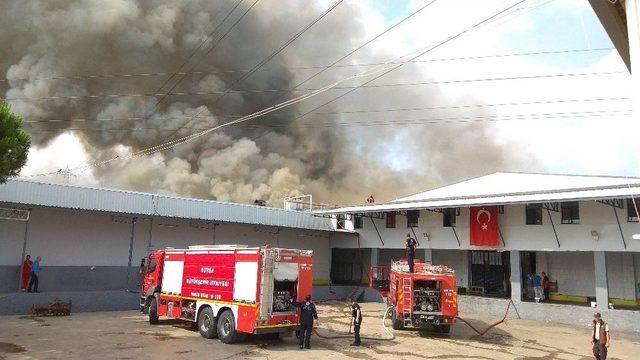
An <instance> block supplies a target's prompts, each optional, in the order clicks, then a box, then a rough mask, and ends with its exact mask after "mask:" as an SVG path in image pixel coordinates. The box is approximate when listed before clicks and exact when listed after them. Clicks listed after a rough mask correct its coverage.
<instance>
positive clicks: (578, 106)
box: [22, 0, 640, 195]
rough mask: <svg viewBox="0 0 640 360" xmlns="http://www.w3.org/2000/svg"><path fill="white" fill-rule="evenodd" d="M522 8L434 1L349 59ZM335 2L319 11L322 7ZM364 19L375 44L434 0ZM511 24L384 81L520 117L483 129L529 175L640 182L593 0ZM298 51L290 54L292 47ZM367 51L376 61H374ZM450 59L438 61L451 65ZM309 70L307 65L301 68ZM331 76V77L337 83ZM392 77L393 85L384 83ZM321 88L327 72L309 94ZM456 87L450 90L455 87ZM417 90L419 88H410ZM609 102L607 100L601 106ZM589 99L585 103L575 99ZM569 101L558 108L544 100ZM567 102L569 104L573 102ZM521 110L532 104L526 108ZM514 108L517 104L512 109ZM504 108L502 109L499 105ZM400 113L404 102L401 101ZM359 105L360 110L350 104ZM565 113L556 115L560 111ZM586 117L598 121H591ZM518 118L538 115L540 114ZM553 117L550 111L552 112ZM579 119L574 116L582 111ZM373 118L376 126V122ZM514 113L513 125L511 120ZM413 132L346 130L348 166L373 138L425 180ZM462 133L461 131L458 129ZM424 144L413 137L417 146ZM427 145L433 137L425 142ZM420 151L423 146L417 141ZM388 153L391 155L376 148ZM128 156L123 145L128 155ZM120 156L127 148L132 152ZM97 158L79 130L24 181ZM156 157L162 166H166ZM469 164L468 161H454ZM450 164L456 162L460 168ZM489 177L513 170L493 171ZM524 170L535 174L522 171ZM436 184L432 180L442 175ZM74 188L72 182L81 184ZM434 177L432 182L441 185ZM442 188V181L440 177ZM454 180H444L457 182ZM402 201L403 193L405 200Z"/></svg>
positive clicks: (39, 156)
mask: <svg viewBox="0 0 640 360" xmlns="http://www.w3.org/2000/svg"><path fill="white" fill-rule="evenodd" d="M514 2H515V1H513V0H511V1H506V0H486V1H477V0H447V1H442V0H440V1H437V2H436V3H434V4H433V6H430V7H428V8H427V9H426V10H425V11H423V12H421V13H420V15H419V16H416V17H415V18H413V19H412V20H411V21H408V22H406V23H404V24H403V25H402V26H399V27H398V28H396V29H394V31H392V32H390V33H388V34H387V35H385V36H384V37H381V38H380V39H379V40H378V41H376V42H374V43H372V44H371V46H370V48H371V49H370V51H367V52H359V53H356V54H354V56H352V57H351V58H350V59H349V61H350V62H352V63H358V62H371V61H375V60H380V61H386V60H388V59H390V58H394V57H397V56H401V55H404V54H408V53H411V52H412V51H415V49H417V48H422V47H425V46H427V45H428V44H435V43H437V42H439V41H441V40H442V39H446V38H447V37H448V36H451V35H453V34H456V33H457V32H459V31H462V30H464V29H468V28H469V27H470V26H472V25H473V24H474V23H476V22H477V21H478V19H481V18H483V17H486V16H489V15H491V14H493V13H495V12H496V11H498V10H500V9H502V8H504V7H505V6H507V5H508V4H512V3H514ZM331 3H332V1H329V0H323V1H318V2H315V3H313V6H316V7H317V8H319V9H322V8H326V7H327V6H328V4H331ZM348 3H349V4H350V5H351V6H352V7H353V8H355V9H357V10H358V11H357V12H355V14H354V16H355V18H354V19H353V20H354V22H358V23H360V24H362V26H363V28H364V32H365V33H364V35H363V38H368V37H372V36H374V35H375V34H377V33H379V32H380V31H382V30H384V29H385V28H387V27H388V26H390V25H392V24H394V23H395V22H397V21H398V20H400V19H402V18H403V17H405V16H406V15H407V14H409V13H411V12H413V11H415V10H416V9H417V8H419V7H420V6H423V5H424V4H426V3H428V1H426V0H397V1H393V0H369V1H356V0H349V1H348ZM518 9H519V10H520V11H519V12H518V13H517V14H516V15H515V16H507V17H505V18H501V19H497V20H495V21H493V22H491V23H489V24H486V25H485V26H483V27H481V28H478V29H477V30H473V31H469V32H468V33H465V34H464V35H462V36H461V37H460V38H458V39H456V40H454V41H451V42H450V43H447V44H445V45H444V46H441V47H439V48H437V49H436V50H434V51H430V52H428V53H427V54H425V55H424V56H422V57H420V58H418V59H417V60H420V61H423V62H420V63H416V64H407V65H405V66H403V67H402V68H400V69H398V70H395V71H394V73H393V74H390V75H388V76H386V77H384V78H381V79H379V80H377V83H385V82H387V83H388V82H392V81H390V80H398V79H400V80H404V81H407V80H411V79H414V80H416V79H418V80H421V81H437V82H442V81H445V82H447V83H444V84H439V85H438V87H439V89H440V91H441V92H442V93H443V94H444V97H445V98H446V101H442V102H441V103H440V104H439V105H441V106H460V105H474V104H484V106H485V107H487V108H490V109H491V110H493V111H494V112H495V114H494V115H492V116H496V117H498V118H509V117H510V119H512V120H514V121H495V122H491V123H490V124H488V126H489V128H488V129H489V131H490V136H491V141H495V142H497V143H502V144H504V146H505V148H504V151H508V152H510V153H513V154H515V155H521V156H522V157H526V158H528V159H531V160H532V161H533V162H535V163H536V164H537V165H536V166H535V167H531V169H530V170H531V171H532V172H549V173H562V174H593V175H624V176H639V175H640V167H639V166H638V164H639V163H640V162H639V160H640V144H639V143H638V142H637V141H636V138H637V135H636V134H637V133H638V130H640V129H639V125H638V124H637V121H636V122H635V123H634V121H632V118H631V116H629V114H630V113H629V112H628V110H629V109H631V103H630V101H629V100H628V99H627V98H629V97H631V96H632V91H631V77H630V75H629V74H628V72H627V69H626V67H625V66H624V64H623V62H622V60H621V59H620V57H619V56H618V54H617V52H616V51H615V50H614V49H613V46H612V44H611V42H610V40H609V38H608V37H607V34H606V33H605V31H604V29H603V28H602V26H601V24H600V23H599V21H598V19H597V17H596V16H595V14H594V13H593V10H592V9H591V7H590V5H589V3H588V1H586V0H555V1H548V0H529V1H527V2H525V3H524V4H522V5H521V6H520V7H518ZM565 50H590V51H581V52H574V53H562V54H538V55H527V56H506V57H489V58H476V59H468V57H478V56H493V55H497V54H519V53H532V52H536V53H539V52H549V51H565ZM291 51H292V52H293V50H291ZM372 54H374V55H376V56H373V57H372ZM461 57H462V58H466V59H452V60H448V61H436V60H438V59H451V58H461ZM299 65H305V64H299ZM602 72H608V73H609V74H600V75H590V76H572V77H567V76H558V77H540V76H549V75H554V74H567V73H569V74H576V73H602ZM334 76H335V75H334ZM523 76H538V78H534V79H520V80H499V81H466V82H456V80H470V79H486V78H512V77H523ZM385 80H389V81H385ZM323 81H324V82H325V83H326V81H327V79H324V78H323V77H322V76H321V77H319V78H318V79H316V80H314V81H313V82H312V85H314V86H320V85H322V84H323ZM452 81H453V82H452ZM370 91H374V90H371V89H361V90H358V91H357V93H355V94H353V95H349V97H346V98H345V99H344V100H341V101H342V102H344V104H342V105H344V106H345V107H347V108H348V107H349V104H350V102H352V103H353V104H358V105H361V106H360V107H362V105H366V106H367V107H369V108H375V106H376V104H375V103H369V102H368V100H367V99H368V94H370ZM415 91H420V90H415ZM604 98H606V99H608V100H606V101H604V100H599V99H604ZM575 99H590V100H592V101H588V102H572V101H570V100H575ZM550 100H554V101H557V100H564V101H565V102H563V103H548V102H549V101H550ZM567 100H568V101H567ZM523 102H527V103H531V102H537V103H535V104H521V103H523ZM514 103H518V104H514ZM500 104H502V105H500ZM399 105H400V104H399ZM353 108H354V109H355V108H357V106H355V105H354V106H353ZM557 113H560V114H561V115H557ZM586 113H589V114H594V115H598V116H585V114H586ZM522 114H533V117H531V116H526V117H524V118H522V116H521V115H522ZM549 114H555V115H549ZM576 114H577V115H576ZM472 115H473V114H472V113H471V112H470V111H465V110H464V109H457V110H450V109H449V110H435V111H431V110H429V111H420V112H409V113H404V114H399V115H395V116H397V117H399V118H407V119H415V118H441V117H456V118H461V117H465V116H472ZM375 116H376V115H371V118H370V119H375ZM514 116H515V117H514ZM418 126H424V125H417V126H403V127H401V126H398V127H393V128H391V129H389V128H386V129H384V131H382V132H381V131H380V129H379V128H359V127H351V128H345V129H344V130H343V131H344V132H345V133H346V134H347V136H348V137H350V138H351V139H352V140H353V142H354V143H355V144H357V145H359V146H356V147H355V148H354V149H355V150H354V153H353V154H345V156H349V157H351V158H353V159H357V158H358V157H359V156H363V157H367V156H372V154H371V151H372V146H371V141H372V139H373V141H374V142H377V144H376V145H377V147H374V148H373V149H374V150H375V151H376V154H378V155H377V156H378V157H379V159H380V161H382V162H383V163H384V164H385V165H388V166H390V167H391V168H392V169H394V170H396V171H400V172H405V173H408V174H409V175H411V174H415V176H420V177H425V176H429V174H425V172H424V171H422V170H423V169H419V168H416V163H415V161H414V159H415V157H416V154H417V153H418V152H420V151H421V147H420V146H419V144H420V139H416V137H417V136H423V133H422V132H420V131H415V128H416V127H418ZM428 126H434V127H450V129H448V130H449V131H452V132H454V133H455V131H457V129H458V128H460V126H459V125H458V124H452V123H444V124H433V125H428ZM461 131H464V130H461ZM416 140H417V141H416ZM425 141H433V139H431V140H429V139H426V140H425ZM415 144H418V145H415ZM473 144H474V145H473V146H474V147H477V148H474V149H469V150H468V151H469V152H477V153H482V152H483V151H484V149H483V146H482V143H481V142H480V143H476V142H474V143H473ZM465 146H468V144H467V143H465V142H464V141H460V142H457V141H450V142H448V143H446V144H440V145H439V151H438V152H439V153H438V154H433V155H428V156H432V157H439V158H442V157H444V158H446V154H447V153H448V152H450V150H451V149H452V148H461V147H465ZM380 149H384V151H380ZM125 150H126V149H125ZM125 150H123V151H125ZM91 160H92V159H91V158H90V156H89V155H88V153H87V151H86V149H85V144H83V142H82V141H80V140H79V139H78V138H77V137H76V136H75V135H74V134H73V133H70V132H66V133H63V134H61V135H59V136H58V137H57V138H55V139H53V140H52V141H50V142H49V143H48V144H46V146H36V147H33V148H32V149H31V151H30V153H29V158H28V163H27V166H26V167H25V168H24V169H23V172H22V174H23V175H26V176H29V175H32V174H37V173H39V172H42V171H51V170H55V169H64V168H66V167H69V168H74V167H75V166H77V165H80V164H83V163H85V162H87V161H91ZM158 161H163V160H162V159H159V160H158ZM451 162H454V163H455V162H459V164H460V165H459V166H465V165H464V159H451ZM454 165H455V164H454ZM492 170H494V171H503V170H510V169H503V168H494V169H492ZM525 170H528V169H525ZM92 176H93V175H92V174H91V173H87V172H83V173H81V174H78V175H76V176H75V178H77V177H80V178H81V179H80V180H79V182H83V183H96V182H97V180H96V179H94V178H92ZM436 176H437V175H436ZM76 180H77V179H76ZM437 180H438V179H436V181H435V183H438V181H437ZM441 180H442V181H445V179H441ZM450 180H451V179H450V178H447V179H446V181H450ZM398 195H402V194H398Z"/></svg>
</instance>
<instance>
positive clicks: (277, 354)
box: [0, 303, 640, 360]
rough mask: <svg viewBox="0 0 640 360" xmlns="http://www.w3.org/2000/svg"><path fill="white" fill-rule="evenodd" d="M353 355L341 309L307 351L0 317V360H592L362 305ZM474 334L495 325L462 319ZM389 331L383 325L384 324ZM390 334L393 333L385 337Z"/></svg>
mask: <svg viewBox="0 0 640 360" xmlns="http://www.w3.org/2000/svg"><path fill="white" fill-rule="evenodd" d="M362 307H363V314H364V321H363V326H362V335H363V336H365V337H367V338H368V339H364V340H363V346H362V347H360V348H355V347H350V346H349V343H350V342H351V341H352V339H351V338H349V337H342V336H344V334H345V333H346V332H347V331H348V329H349V317H348V316H349V312H348V310H347V308H346V307H345V305H344V304H340V303H327V304H319V306H318V310H319V315H320V321H319V323H318V333H319V335H321V336H322V337H319V336H317V335H314V337H313V338H312V349H311V350H299V349H298V347H297V340H296V339H295V338H293V337H288V338H283V339H280V340H265V339H263V338H261V337H250V338H249V339H247V340H246V341H245V342H242V343H240V344H234V345H225V344H222V343H220V342H219V341H218V340H207V339H203V338H202V337H200V334H199V333H198V332H197V331H195V330H192V328H191V326H189V325H188V324H184V323H182V322H178V321H173V320H164V321H162V322H161V323H160V324H159V325H149V323H148V322H147V321H146V318H145V317H144V316H141V315H140V314H139V313H137V312H135V311H119V312H96V313H79V314H72V315H71V316H68V317H35V318H34V317H31V316H3V317H0V359H1V360H5V359H6V360H8V359H138V358H155V359H193V358H203V357H206V358H207V359H220V360H221V359H241V358H246V359H276V360H277V359H288V360H291V357H292V356H297V357H299V356H303V357H304V359H305V360H309V359H327V358H336V359H389V358H390V356H391V357H394V358H396V359H423V358H431V359H541V360H542V359H544V360H546V359H585V360H586V359H592V356H591V349H590V343H589V338H590V329H589V328H586V327H577V326H576V327H573V326H565V325H558V324H552V323H542V322H535V321H527V320H509V321H508V322H507V323H504V324H501V325H499V326H497V327H496V328H494V329H493V330H491V331H490V332H489V333H488V334H486V335H485V336H483V337H479V336H477V335H476V334H475V333H474V332H473V331H472V330H471V329H470V328H469V327H467V326H466V325H464V324H463V323H458V324H456V325H454V326H453V327H452V331H451V334H449V335H443V334H435V333H430V332H418V331H409V330H406V331H395V332H394V334H395V339H393V340H385V339H387V338H389V335H388V334H387V333H386V332H385V331H384V329H383V328H382V326H381V323H382V317H381V316H382V313H383V311H384V307H383V305H382V304H377V303H376V304H373V303H366V304H362ZM463 316H464V317H465V319H467V320H469V321H470V322H471V323H472V324H473V325H474V326H475V327H476V328H478V329H482V328H484V327H487V326H489V325H490V324H491V323H493V322H495V321H497V320H499V319H497V318H494V317H490V316H482V315H477V314H463ZM387 324H388V326H389V328H390V323H389V322H387ZM610 326H611V328H612V336H613V344H612V347H611V349H610V352H609V359H612V360H615V359H638V358H639V357H638V356H637V355H638V354H640V334H631V333H618V332H615V324H610ZM392 331H393V330H392Z"/></svg>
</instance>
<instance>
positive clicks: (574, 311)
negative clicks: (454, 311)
mask: <svg viewBox="0 0 640 360" xmlns="http://www.w3.org/2000/svg"><path fill="white" fill-rule="evenodd" d="M508 301H509V300H507V299H496V298H485V297H479V296H458V307H459V310H460V316H461V317H463V318H464V316H465V314H489V315H494V316H496V320H499V319H501V318H502V316H504V313H505V310H506V309H507V304H508ZM598 311H600V312H601V313H602V317H603V319H604V320H605V321H607V322H608V323H609V326H610V327H611V329H612V331H614V329H615V331H634V332H640V311H630V310H617V309H616V310H608V309H603V310H598ZM594 312H595V309H593V308H590V307H587V306H575V305H561V304H544V303H541V304H536V303H530V302H519V303H516V304H514V306H512V307H511V309H510V311H509V318H512V319H514V318H522V319H529V320H537V321H545V322H554V323H561V324H568V325H577V326H584V327H587V326H591V321H592V320H593V313H594Z"/></svg>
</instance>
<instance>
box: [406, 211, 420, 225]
mask: <svg viewBox="0 0 640 360" xmlns="http://www.w3.org/2000/svg"><path fill="white" fill-rule="evenodd" d="M419 217H420V210H408V211H407V227H408V228H413V227H418V218H419Z"/></svg>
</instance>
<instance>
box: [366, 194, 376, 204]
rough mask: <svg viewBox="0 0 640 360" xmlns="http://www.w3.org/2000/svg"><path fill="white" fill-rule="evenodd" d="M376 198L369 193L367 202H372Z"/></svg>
mask: <svg viewBox="0 0 640 360" xmlns="http://www.w3.org/2000/svg"><path fill="white" fill-rule="evenodd" d="M374 202H376V200H375V199H374V198H373V195H369V197H368V198H367V204H373V203H374Z"/></svg>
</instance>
